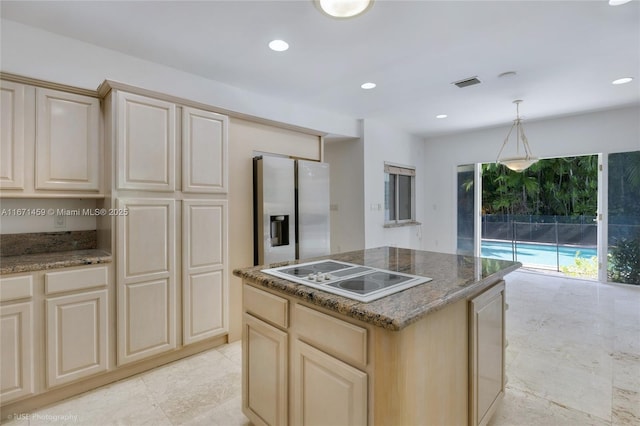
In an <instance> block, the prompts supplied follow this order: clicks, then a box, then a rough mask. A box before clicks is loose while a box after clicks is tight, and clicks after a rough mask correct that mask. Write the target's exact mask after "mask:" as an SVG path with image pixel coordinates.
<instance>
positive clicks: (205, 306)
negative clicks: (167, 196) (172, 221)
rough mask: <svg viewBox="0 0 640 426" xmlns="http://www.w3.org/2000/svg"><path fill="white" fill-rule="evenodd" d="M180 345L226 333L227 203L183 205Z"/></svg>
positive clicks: (203, 202) (203, 201)
mask: <svg viewBox="0 0 640 426" xmlns="http://www.w3.org/2000/svg"><path fill="white" fill-rule="evenodd" d="M182 224H183V228H182V314H183V315H182V316H183V318H182V321H183V332H182V336H183V343H184V344H185V345H186V344H190V343H194V342H197V341H200V340H204V339H207V338H210V337H215V336H218V335H221V334H225V333H226V332H227V331H228V312H227V305H228V303H227V299H228V279H227V269H226V265H227V262H228V261H227V259H226V257H227V202H226V201H225V200H217V201H216V200H184V201H183V205H182Z"/></svg>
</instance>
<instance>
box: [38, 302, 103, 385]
mask: <svg viewBox="0 0 640 426" xmlns="http://www.w3.org/2000/svg"><path fill="white" fill-rule="evenodd" d="M46 318H47V338H46V341H47V386H48V387H52V386H58V385H61V384H64V383H68V382H71V381H74V380H76V379H80V378H82V377H87V376H90V375H92V374H96V373H99V372H101V371H106V370H107V339H108V335H107V290H99V291H92V292H88V293H80V294H74V295H69V296H61V297H56V298H50V299H47V302H46Z"/></svg>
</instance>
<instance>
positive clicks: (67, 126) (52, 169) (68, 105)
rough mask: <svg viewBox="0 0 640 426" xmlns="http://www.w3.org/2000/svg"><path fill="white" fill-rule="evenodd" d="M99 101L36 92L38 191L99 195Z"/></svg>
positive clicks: (47, 92) (69, 94)
mask: <svg viewBox="0 0 640 426" xmlns="http://www.w3.org/2000/svg"><path fill="white" fill-rule="evenodd" d="M99 119H100V101H99V100H98V99H96V98H92V97H89V96H81V95H75V94H71V93H66V92H60V91H57V90H50V89H42V88H37V89H36V189H59V190H89V191H97V190H98V189H99V187H100V186H99V182H100V124H99Z"/></svg>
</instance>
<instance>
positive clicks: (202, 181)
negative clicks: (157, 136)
mask: <svg viewBox="0 0 640 426" xmlns="http://www.w3.org/2000/svg"><path fill="white" fill-rule="evenodd" d="M228 123H229V121H228V118H227V117H226V116H224V115H220V114H216V113H213V112H209V111H203V110H199V109H195V108H189V107H184V108H183V109H182V146H183V152H182V191H183V192H218V193H226V192H227V176H228V172H227V132H228V131H227V129H228Z"/></svg>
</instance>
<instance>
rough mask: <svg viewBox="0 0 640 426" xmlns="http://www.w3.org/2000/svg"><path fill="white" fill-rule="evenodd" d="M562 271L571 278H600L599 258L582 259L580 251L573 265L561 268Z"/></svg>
mask: <svg viewBox="0 0 640 426" xmlns="http://www.w3.org/2000/svg"><path fill="white" fill-rule="evenodd" d="M560 271H562V272H563V273H565V274H567V275H568V276H570V277H580V278H598V258H597V257H596V256H591V257H589V258H584V257H580V252H579V251H578V252H576V256H575V257H574V259H573V265H569V266H561V267H560Z"/></svg>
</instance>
